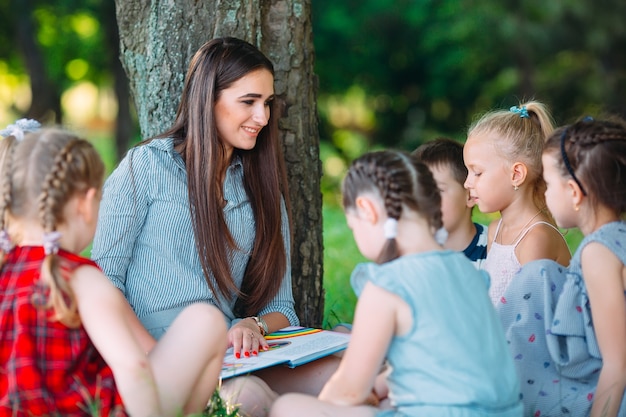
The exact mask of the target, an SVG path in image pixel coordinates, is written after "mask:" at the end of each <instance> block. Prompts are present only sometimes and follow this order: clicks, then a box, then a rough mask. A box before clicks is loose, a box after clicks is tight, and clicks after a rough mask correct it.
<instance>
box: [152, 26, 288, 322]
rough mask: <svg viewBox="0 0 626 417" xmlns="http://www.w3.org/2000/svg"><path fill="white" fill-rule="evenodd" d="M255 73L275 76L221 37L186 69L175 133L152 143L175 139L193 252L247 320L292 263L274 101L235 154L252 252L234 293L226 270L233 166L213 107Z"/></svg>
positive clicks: (258, 56) (231, 245) (240, 44)
mask: <svg viewBox="0 0 626 417" xmlns="http://www.w3.org/2000/svg"><path fill="white" fill-rule="evenodd" d="M258 69H266V70H268V71H270V72H271V73H272V75H273V74H274V67H273V65H272V63H271V61H269V60H268V59H267V57H265V55H263V54H262V53H261V52H260V51H259V50H258V49H257V48H256V47H254V46H253V45H251V44H249V43H248V42H245V41H242V40H240V39H236V38H218V39H213V40H211V41H209V42H207V43H205V44H204V45H203V46H202V47H200V49H199V50H198V51H197V52H196V54H195V55H194V57H193V58H192V60H191V63H190V65H189V70H188V72H187V76H186V79H185V85H184V87H183V92H182V96H181V101H180V104H179V107H178V111H177V114H176V119H175V121H174V124H173V126H172V127H171V128H170V129H169V130H167V131H165V132H163V133H162V134H160V135H158V136H157V138H167V137H172V138H174V144H175V149H176V150H177V151H178V152H179V153H180V154H181V155H182V157H183V159H184V160H185V165H186V168H187V181H188V191H189V204H190V210H191V218H192V221H193V229H194V234H195V241H196V248H197V251H198V255H199V257H200V263H201V265H202V270H203V271H204V275H205V278H206V281H207V284H208V285H209V288H210V289H211V291H213V292H214V293H216V290H219V292H220V293H221V294H222V295H223V296H224V297H225V298H226V299H227V300H231V299H232V297H233V294H235V295H236V296H237V297H238V298H239V301H240V303H239V304H241V305H243V306H244V307H243V308H242V310H243V313H245V314H246V315H255V314H257V313H258V312H259V311H260V310H261V309H262V308H263V307H264V306H265V305H266V304H267V303H268V302H269V301H270V300H271V299H272V298H273V297H274V296H275V295H276V293H277V292H278V289H279V287H280V284H281V282H282V278H283V276H284V274H285V271H286V270H287V262H289V260H288V259H287V255H286V254H287V252H286V250H285V246H284V242H283V235H282V233H281V219H282V215H281V200H283V199H284V202H285V204H286V207H287V213H289V197H288V189H287V174H286V168H285V161H284V158H283V155H282V148H281V145H280V143H279V139H278V118H279V115H278V114H277V110H278V106H277V104H276V103H275V102H276V100H273V101H272V104H271V107H270V118H269V121H268V125H267V126H265V127H264V128H263V129H262V130H261V132H259V136H258V138H257V143H256V146H255V148H254V149H252V150H249V151H242V150H237V149H235V152H234V154H235V153H236V154H238V155H239V156H240V157H241V159H242V161H243V167H244V187H245V189H246V193H247V195H248V198H249V199H250V202H251V205H252V210H253V213H254V219H255V223H256V237H255V242H254V247H253V250H252V254H251V255H250V261H249V263H248V265H247V269H246V273H245V276H244V280H243V284H242V287H241V289H239V290H238V289H237V288H236V286H235V283H234V281H233V278H232V275H231V272H230V266H229V263H228V259H229V256H228V254H229V252H231V251H236V250H238V248H237V246H236V244H235V241H234V239H233V237H232V235H231V234H230V231H229V230H228V227H227V225H226V222H225V220H224V213H223V192H222V186H223V184H222V183H223V178H222V174H223V172H224V171H225V168H226V167H227V166H228V164H229V163H230V161H228V160H226V152H225V150H224V146H223V144H222V142H221V141H220V139H219V137H218V133H217V128H216V121H215V112H214V105H215V102H216V101H217V99H218V98H219V96H220V93H221V92H222V91H223V90H224V89H226V88H229V87H230V86H231V85H232V84H233V83H234V82H236V81H237V80H239V79H240V78H241V77H243V76H244V75H246V74H248V73H250V72H252V71H255V70H258ZM211 276H213V277H214V279H215V284H214V283H213V282H212V279H211ZM216 286H217V288H216Z"/></svg>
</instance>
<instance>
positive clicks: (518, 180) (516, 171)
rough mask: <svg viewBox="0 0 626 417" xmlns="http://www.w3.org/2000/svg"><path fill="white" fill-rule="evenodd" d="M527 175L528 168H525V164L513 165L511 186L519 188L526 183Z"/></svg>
mask: <svg viewBox="0 0 626 417" xmlns="http://www.w3.org/2000/svg"><path fill="white" fill-rule="evenodd" d="M527 175H528V167H526V164H524V163H522V162H515V163H513V166H511V185H512V186H513V187H520V186H521V185H522V184H523V183H524V181H526V176H527Z"/></svg>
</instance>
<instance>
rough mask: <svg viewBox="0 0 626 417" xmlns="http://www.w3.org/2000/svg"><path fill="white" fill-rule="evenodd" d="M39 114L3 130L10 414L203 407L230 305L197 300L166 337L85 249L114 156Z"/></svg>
mask: <svg viewBox="0 0 626 417" xmlns="http://www.w3.org/2000/svg"><path fill="white" fill-rule="evenodd" d="M37 126H38V124H37V123H36V122H34V121H27V120H20V121H18V122H17V123H16V124H15V125H12V126H10V127H9V128H8V129H7V130H5V131H3V132H1V133H2V135H3V136H7V138H6V139H4V140H2V142H0V184H1V188H0V264H1V265H2V267H1V269H0V341H1V343H0V417H4V416H80V415H85V416H86V415H100V416H111V415H115V416H117V415H126V414H128V415H132V416H175V415H183V414H186V413H192V412H196V413H197V412H201V411H202V410H203V409H204V408H205V406H206V404H207V401H208V400H209V398H210V397H211V394H212V393H213V391H214V389H215V386H216V383H217V380H218V375H219V372H220V369H221V365H222V357H223V353H224V351H225V349H226V325H225V323H224V319H223V318H222V316H221V313H220V312H219V311H218V310H217V309H216V308H214V307H212V306H209V305H208V304H194V305H191V306H189V307H188V308H186V309H185V310H184V311H183V312H182V313H181V314H180V315H179V316H178V318H177V319H176V321H175V322H174V323H173V325H172V326H171V327H170V329H169V331H168V332H167V333H166V334H165V336H163V337H162V338H161V339H160V340H159V342H158V343H156V342H155V341H154V339H153V338H152V337H151V336H150V335H149V334H148V333H147V332H146V330H145V329H144V328H143V326H142V325H141V323H140V322H139V320H138V319H137V317H136V316H135V314H134V313H133V312H132V309H131V308H130V306H129V304H128V303H127V302H126V300H125V298H124V296H123V295H122V293H121V292H120V291H119V290H118V289H116V288H115V287H114V286H113V285H112V284H111V282H110V281H109V279H108V278H107V277H106V276H105V275H104V274H103V273H102V271H101V270H100V269H99V268H98V266H97V265H96V264H95V263H94V262H92V261H91V260H89V259H86V258H83V257H81V256H79V255H78V253H80V252H81V251H83V250H84V249H85V248H86V247H87V246H88V245H89V243H90V242H91V240H92V238H93V235H94V232H95V227H96V219H97V217H98V209H99V206H100V197H101V193H102V183H103V179H104V165H103V163H102V160H101V159H100V157H99V155H98V153H97V152H96V151H95V149H94V148H93V146H92V145H91V144H90V143H89V142H87V141H85V140H83V139H80V138H77V137H75V136H74V135H72V134H70V133H68V132H65V131H62V130H59V129H54V128H48V129H41V130H38V129H36V127H37ZM25 131H27V132H26V133H25ZM28 131H32V132H28ZM209 328H210V329H211V332H207V331H202V330H205V329H209Z"/></svg>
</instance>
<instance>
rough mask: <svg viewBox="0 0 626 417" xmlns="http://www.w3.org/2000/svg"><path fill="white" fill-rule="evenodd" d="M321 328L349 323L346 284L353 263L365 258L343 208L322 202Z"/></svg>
mask: <svg viewBox="0 0 626 417" xmlns="http://www.w3.org/2000/svg"><path fill="white" fill-rule="evenodd" d="M323 216H324V226H323V229H324V291H325V297H324V327H325V328H331V327H333V326H335V325H337V324H339V323H342V322H347V323H351V322H352V319H353V317H354V306H355V305H356V296H355V295H354V292H353V291H352V287H351V286H350V274H351V273H352V270H353V269H354V267H355V265H356V264H357V263H359V262H364V261H366V259H365V257H364V256H363V255H361V253H360V252H359V250H358V248H357V246H356V243H355V241H354V238H353V237H352V231H351V230H350V229H349V228H348V225H347V224H346V219H345V216H344V214H343V210H342V209H341V208H340V207H338V206H334V205H330V204H324V207H323Z"/></svg>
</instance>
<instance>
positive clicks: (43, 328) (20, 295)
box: [0, 247, 126, 417]
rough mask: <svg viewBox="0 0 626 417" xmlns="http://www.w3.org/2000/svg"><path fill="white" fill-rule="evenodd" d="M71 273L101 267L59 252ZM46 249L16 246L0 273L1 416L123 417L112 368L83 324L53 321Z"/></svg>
mask: <svg viewBox="0 0 626 417" xmlns="http://www.w3.org/2000/svg"><path fill="white" fill-rule="evenodd" d="M59 256H60V258H61V267H62V269H63V270H64V271H68V272H71V271H73V270H74V269H76V268H77V267H79V266H81V265H92V266H96V267H97V265H96V264H95V263H94V262H93V261H91V260H89V259H86V258H82V257H80V256H77V255H75V254H72V253H69V252H66V251H63V250H60V251H59ZM43 258H44V252H43V248H42V247H16V248H15V249H13V250H12V251H11V252H10V253H9V254H8V255H7V257H6V261H5V264H4V266H3V267H2V269H1V270H0V417H5V416H6V417H8V416H11V417H21V416H50V417H52V416H63V417H65V416H90V415H99V416H102V417H107V416H125V415H126V414H125V412H124V409H123V405H122V400H121V398H120V396H119V394H118V392H117V389H116V387H115V381H114V380H113V373H112V371H111V368H109V366H108V365H107V364H106V363H105V362H104V359H103V358H102V356H100V354H99V353H98V351H97V350H96V348H95V347H94V345H93V344H92V343H91V340H90V339H89V337H88V336H87V333H86V332H85V329H84V328H83V327H82V326H80V327H78V328H76V329H70V328H68V327H66V326H65V325H63V324H61V323H59V322H56V321H55V322H52V321H50V320H49V318H50V317H51V314H52V312H51V311H50V310H44V309H43V308H41V306H44V305H45V303H46V300H47V294H48V291H47V290H46V289H45V288H44V286H43V285H41V283H39V274H40V269H41V263H42V261H43Z"/></svg>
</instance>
